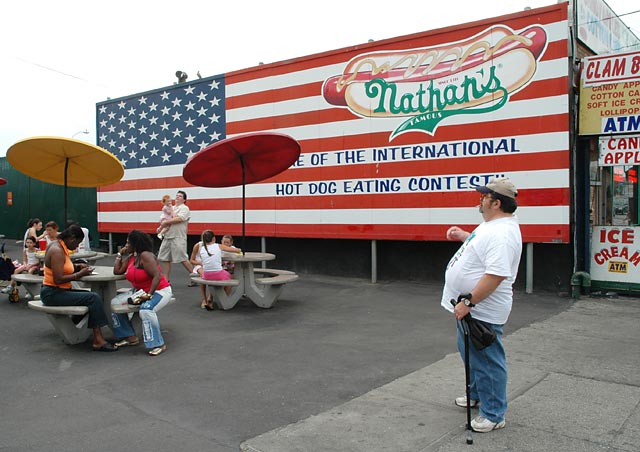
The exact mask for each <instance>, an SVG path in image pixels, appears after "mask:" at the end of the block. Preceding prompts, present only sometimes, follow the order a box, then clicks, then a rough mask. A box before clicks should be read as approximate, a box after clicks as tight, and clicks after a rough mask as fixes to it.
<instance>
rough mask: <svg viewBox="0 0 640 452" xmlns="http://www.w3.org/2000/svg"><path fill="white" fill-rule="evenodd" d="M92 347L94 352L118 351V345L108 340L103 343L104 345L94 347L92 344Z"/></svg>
mask: <svg viewBox="0 0 640 452" xmlns="http://www.w3.org/2000/svg"><path fill="white" fill-rule="evenodd" d="M91 348H93V351H94V352H117V351H118V347H116V346H115V345H113V344H110V343H108V342H105V343H104V344H103V345H102V347H94V346H93V345H92V346H91Z"/></svg>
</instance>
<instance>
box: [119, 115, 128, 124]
mask: <svg viewBox="0 0 640 452" xmlns="http://www.w3.org/2000/svg"><path fill="white" fill-rule="evenodd" d="M126 120H127V118H126V117H125V116H124V115H122V116H120V117H119V118H118V121H120V124H124V122H125V121H126Z"/></svg>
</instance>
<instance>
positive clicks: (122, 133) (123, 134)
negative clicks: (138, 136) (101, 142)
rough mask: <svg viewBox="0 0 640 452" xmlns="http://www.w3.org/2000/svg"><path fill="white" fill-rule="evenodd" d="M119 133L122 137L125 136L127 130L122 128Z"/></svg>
mask: <svg viewBox="0 0 640 452" xmlns="http://www.w3.org/2000/svg"><path fill="white" fill-rule="evenodd" d="M118 135H119V136H120V138H124V137H126V136H127V132H125V131H124V130H120V132H118Z"/></svg>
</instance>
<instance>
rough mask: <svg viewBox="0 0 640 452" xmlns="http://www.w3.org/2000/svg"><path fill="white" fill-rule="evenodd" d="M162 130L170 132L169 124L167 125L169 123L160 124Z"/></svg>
mask: <svg viewBox="0 0 640 452" xmlns="http://www.w3.org/2000/svg"><path fill="white" fill-rule="evenodd" d="M160 128H161V129H162V130H169V124H167V121H165V122H163V123H162V124H160Z"/></svg>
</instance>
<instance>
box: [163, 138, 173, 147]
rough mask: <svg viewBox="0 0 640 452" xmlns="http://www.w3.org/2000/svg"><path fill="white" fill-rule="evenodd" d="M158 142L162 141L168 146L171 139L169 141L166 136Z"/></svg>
mask: <svg viewBox="0 0 640 452" xmlns="http://www.w3.org/2000/svg"><path fill="white" fill-rule="evenodd" d="M160 143H162V145H163V146H169V143H171V141H169V139H168V138H163V139H162V141H161V142H160Z"/></svg>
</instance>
